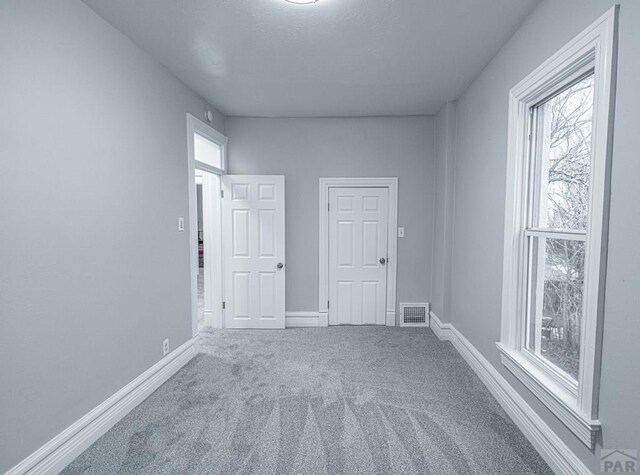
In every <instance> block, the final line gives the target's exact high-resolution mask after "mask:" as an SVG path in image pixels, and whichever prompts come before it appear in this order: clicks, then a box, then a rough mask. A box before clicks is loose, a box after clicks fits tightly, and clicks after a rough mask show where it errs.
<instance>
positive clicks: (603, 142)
mask: <svg viewBox="0 0 640 475" xmlns="http://www.w3.org/2000/svg"><path fill="white" fill-rule="evenodd" d="M616 18H617V9H616V7H614V8H612V9H611V10H610V11H609V12H607V13H606V14H605V15H603V16H602V17H601V18H600V19H598V20H597V21H596V22H595V23H594V24H592V25H591V26H590V27H589V28H587V29H586V30H585V31H584V32H582V33H581V34H580V35H578V37H576V38H575V39H574V40H572V41H571V42H570V43H568V44H567V45H566V46H565V47H564V48H562V49H561V50H560V51H559V52H558V53H556V54H555V55H554V56H553V57H551V58H550V59H549V60H548V61H546V62H545V63H544V64H542V65H541V66H540V67H539V68H538V69H536V70H535V71H534V72H532V73H531V74H530V75H529V76H527V77H526V78H525V79H524V80H523V81H521V82H520V83H519V84H518V85H517V86H515V87H514V88H513V89H512V90H511V92H510V109H509V150H508V166H507V197H506V214H505V254H504V273H503V275H504V277H503V305H502V334H501V341H500V342H499V343H498V348H499V349H500V351H501V354H502V361H503V363H504V365H505V366H506V367H507V368H508V369H509V370H510V371H511V372H512V373H513V374H514V375H515V376H516V377H518V378H519V379H520V380H521V381H522V382H523V383H524V384H525V386H526V387H527V388H529V389H530V390H531V391H532V392H533V393H534V394H535V395H536V396H537V397H538V398H539V399H540V400H541V401H542V402H543V403H544V404H545V405H546V406H547V407H548V408H549V409H550V410H551V411H552V412H553V413H554V414H555V415H556V416H557V417H558V418H559V419H560V420H561V421H563V422H564V423H565V424H566V425H567V427H569V428H570V429H571V430H572V431H573V432H574V433H575V434H576V436H578V438H580V440H582V441H583V442H584V443H585V444H586V445H587V446H589V447H593V445H594V440H595V435H596V433H597V432H598V431H599V430H600V424H599V421H598V420H597V402H598V401H597V399H598V383H599V373H600V342H601V327H602V325H601V322H602V314H603V303H604V299H603V292H604V270H605V264H606V252H605V251H604V250H605V249H606V240H607V222H608V218H607V212H608V197H609V169H610V150H611V131H612V117H613V104H614V101H613V97H612V95H613V87H612V84H613V81H614V79H615V78H614V72H615V32H616Z"/></svg>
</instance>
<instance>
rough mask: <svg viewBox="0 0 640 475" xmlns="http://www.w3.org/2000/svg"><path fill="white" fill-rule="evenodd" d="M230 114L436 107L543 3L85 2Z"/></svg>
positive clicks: (425, 110)
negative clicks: (536, 6) (307, 3)
mask: <svg viewBox="0 0 640 475" xmlns="http://www.w3.org/2000/svg"><path fill="white" fill-rule="evenodd" d="M83 1H84V3H86V4H87V5H88V6H89V7H91V8H92V9H93V10H95V11H96V12H97V13H98V14H99V15H100V16H102V17H103V18H104V19H106V20H107V21H108V22H109V23H111V24H112V25H114V26H115V27H116V28H118V29H119V30H120V31H122V32H123V33H124V34H125V35H127V36H128V37H129V38H131V39H132V40H133V41H134V42H135V43H136V44H138V45H140V46H141V47H142V48H144V49H145V50H147V51H148V52H149V53H151V55H152V56H154V57H155V58H156V59H157V60H158V61H159V62H160V63H162V64H164V65H165V66H166V67H168V68H169V69H170V70H171V71H172V72H173V73H174V74H175V75H176V76H177V77H178V78H180V79H181V80H182V81H183V82H184V83H185V84H187V85H188V86H189V87H191V88H192V89H193V90H194V91H196V92H197V93H199V94H200V95H202V96H203V97H204V98H205V99H207V100H208V101H209V102H210V103H211V104H212V105H214V106H215V107H216V108H218V109H219V110H220V111H221V112H222V113H224V114H226V115H247V116H269V117H274V116H275V117H318V116H371V115H418V114H435V113H436V112H437V111H438V110H439V109H440V107H441V106H442V105H443V104H444V103H445V102H446V101H447V100H453V99H456V98H458V97H459V96H460V95H461V94H462V93H463V92H464V90H465V88H466V87H467V86H468V85H469V84H470V83H471V81H472V80H473V79H474V78H475V77H476V76H477V75H478V74H479V73H480V71H481V70H482V68H483V67H484V66H485V65H486V64H487V63H488V62H489V60H490V59H491V58H492V57H493V56H494V55H495V53H496V52H497V51H498V50H499V49H500V47H501V46H502V45H503V44H504V43H505V42H506V41H507V39H508V38H509V37H510V36H511V34H513V32H514V31H515V30H516V29H517V27H518V26H519V25H520V23H521V22H522V21H523V20H524V18H525V17H526V15H527V14H528V13H529V12H530V11H531V10H532V9H533V7H534V6H535V5H536V4H537V3H538V1H539V0H319V1H318V3H316V4H313V5H292V4H290V3H286V2H285V1H284V0H83Z"/></svg>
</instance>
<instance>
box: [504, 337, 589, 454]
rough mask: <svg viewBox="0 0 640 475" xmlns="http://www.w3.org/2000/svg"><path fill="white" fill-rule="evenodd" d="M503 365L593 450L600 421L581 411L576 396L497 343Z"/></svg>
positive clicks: (524, 359) (527, 361)
mask: <svg viewBox="0 0 640 475" xmlns="http://www.w3.org/2000/svg"><path fill="white" fill-rule="evenodd" d="M496 345H497V346H498V349H499V350H500V353H501V359H502V364H503V365H504V366H505V367H506V368H507V369H508V370H509V371H510V372H511V373H513V375H514V376H515V377H516V378H518V379H519V380H520V382H521V383H522V384H524V385H525V386H526V387H527V388H528V389H529V390H530V391H531V392H532V393H533V394H534V395H535V396H536V397H537V398H538V399H539V400H540V401H541V402H542V403H543V404H544V405H545V406H546V407H547V409H549V410H550V411H551V412H552V413H553V414H554V415H555V416H556V417H557V418H558V419H560V421H561V422H562V423H563V424H564V425H566V426H567V428H568V429H569V430H571V432H573V433H574V434H575V435H576V436H577V437H578V438H579V439H580V440H581V441H582V442H583V443H584V444H585V445H586V446H587V447H589V448H590V449H593V447H594V445H595V437H596V434H597V433H598V432H599V431H600V422H599V421H597V420H592V419H591V418H589V417H588V416H586V415H584V414H581V413H580V411H579V409H578V401H577V398H576V397H575V396H574V395H573V394H571V393H570V392H569V391H567V390H566V388H564V387H562V386H561V385H560V384H558V383H557V382H556V381H554V379H553V378H551V377H550V376H549V375H547V374H545V372H544V371H542V370H541V369H540V368H539V367H537V366H536V365H534V364H532V363H531V361H529V359H528V358H527V357H526V356H525V355H523V354H521V352H519V351H516V350H513V349H510V348H508V347H506V346H505V345H503V344H501V343H497V344H496Z"/></svg>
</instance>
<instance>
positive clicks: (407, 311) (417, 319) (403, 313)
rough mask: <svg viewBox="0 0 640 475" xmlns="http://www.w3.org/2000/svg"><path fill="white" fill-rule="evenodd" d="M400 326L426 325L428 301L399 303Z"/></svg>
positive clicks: (427, 320) (427, 323)
mask: <svg viewBox="0 0 640 475" xmlns="http://www.w3.org/2000/svg"><path fill="white" fill-rule="evenodd" d="M400 326H401V327H428V326H429V304H428V303H401V304H400Z"/></svg>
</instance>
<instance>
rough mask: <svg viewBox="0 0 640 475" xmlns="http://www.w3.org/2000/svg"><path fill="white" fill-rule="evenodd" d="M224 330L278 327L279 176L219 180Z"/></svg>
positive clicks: (281, 277) (281, 254)
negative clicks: (221, 185)
mask: <svg viewBox="0 0 640 475" xmlns="http://www.w3.org/2000/svg"><path fill="white" fill-rule="evenodd" d="M222 184H223V190H224V197H223V199H222V213H223V214H222V219H223V233H224V234H223V255H224V274H225V279H224V295H225V297H224V301H225V311H224V315H225V317H224V318H225V326H226V328H284V324H285V318H284V312H285V267H284V263H285V260H284V258H285V247H284V235H285V227H284V226H285V225H284V176H260V175H225V176H223V177H222Z"/></svg>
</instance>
